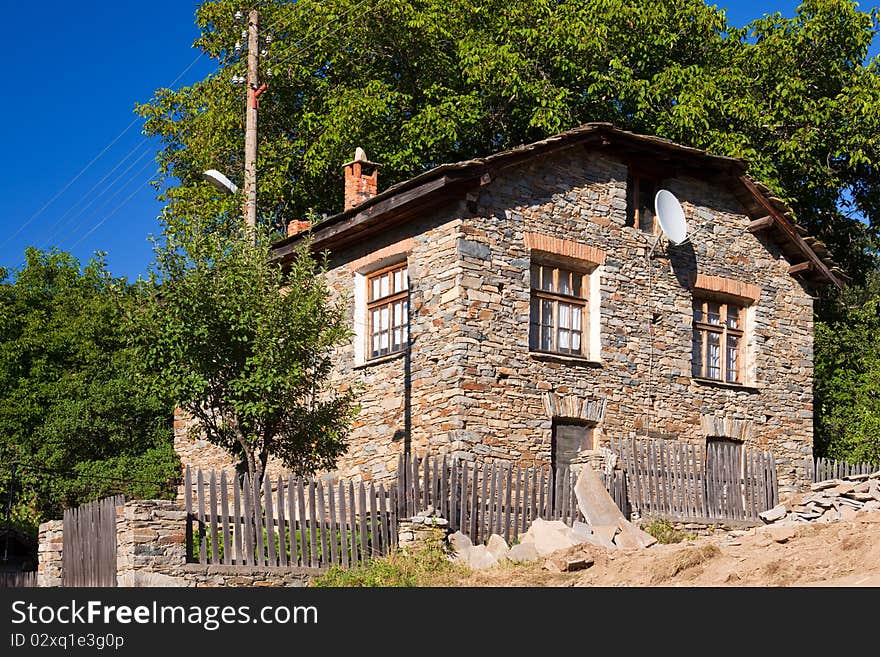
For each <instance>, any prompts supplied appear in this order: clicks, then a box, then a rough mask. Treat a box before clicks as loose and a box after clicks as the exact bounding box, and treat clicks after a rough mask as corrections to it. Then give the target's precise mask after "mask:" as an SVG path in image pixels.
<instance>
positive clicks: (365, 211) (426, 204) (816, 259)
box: [273, 123, 843, 287]
mask: <svg viewBox="0 0 880 657" xmlns="http://www.w3.org/2000/svg"><path fill="white" fill-rule="evenodd" d="M578 144H592V145H593V146H594V147H596V148H602V149H606V150H610V151H613V152H617V153H619V154H621V155H623V156H629V157H633V156H639V155H642V156H650V157H651V158H652V159H653V160H654V161H656V162H658V163H659V164H662V165H663V166H665V167H673V168H675V169H676V170H677V172H679V173H681V172H685V173H692V174H694V175H699V176H701V177H706V176H717V177H719V178H721V179H723V180H724V181H726V182H728V183H729V184H731V186H732V189H733V192H734V194H735V195H736V197H737V198H738V199H739V201H740V202H741V203H742V204H743V206H744V208H745V209H746V211H747V212H748V214H749V216H750V217H752V219H753V221H752V223H751V225H750V226H749V228H748V230H749V231H750V232H759V231H762V232H765V233H766V234H767V235H768V236H769V237H770V239H772V240H773V241H774V242H775V243H776V244H778V245H779V246H780V248H781V250H782V252H783V254H784V255H785V256H786V258H788V259H789V261H791V262H792V266H791V268H790V273H791V274H792V275H798V276H803V277H805V278H806V279H808V280H810V281H812V282H814V283H815V282H823V283H832V284H833V285H836V286H837V287H841V286H842V279H843V273H842V272H841V270H840V269H839V268H838V267H837V266H836V265H835V264H834V262H833V261H832V260H831V259H830V258H829V257H828V251H827V249H826V248H825V245H824V244H822V243H821V242H819V241H817V240H815V239H814V238H811V237H809V236H808V235H807V234H806V231H805V230H804V229H803V228H801V227H800V226H797V225H796V224H794V223H793V213H792V211H791V208H789V207H788V206H787V205H786V204H785V203H784V202H783V201H782V200H781V199H779V198H777V197H775V196H773V194H772V193H771V191H770V190H769V189H768V188H767V187H766V186H765V185H763V184H761V183H760V182H758V181H755V180H753V179H751V178H750V177H749V176H747V175H746V174H745V171H746V166H747V163H746V161H745V160H742V159H739V158H734V157H726V156H721V155H712V154H710V153H708V152H706V151H704V150H702V149H699V148H692V147H690V146H683V145H681V144H677V143H675V142H673V141H670V140H668V139H663V138H662V137H655V136H651V135H641V134H637V133H634V132H629V131H626V130H621V129H619V128H615V127H614V126H613V125H611V124H610V123H587V124H584V125H582V126H578V127H577V128H572V129H571V130H567V131H565V132H562V133H559V134H557V135H554V136H552V137H548V138H547V139H542V140H540V141H536V142H532V143H530V144H524V145H522V146H517V147H515V148H512V149H510V150H506V151H501V152H498V153H493V154H492V155H488V156H486V157H480V158H474V159H470V160H463V161H461V162H453V163H450V164H441V165H440V166H438V167H435V168H433V169H429V170H427V171H425V172H423V173H421V174H419V175H417V176H415V177H413V178H410V179H409V180H405V181H403V182H400V183H397V184H396V185H392V186H391V187H389V188H388V189H386V190H384V191H382V192H381V193H379V194H377V195H376V196H374V197H372V198H370V199H368V200H366V201H364V202H363V203H361V204H359V205H356V206H355V207H353V208H350V209H349V210H346V211H345V212H340V213H338V214H336V215H333V216H331V217H327V218H325V219H322V220H321V221H319V222H317V223H315V224H314V225H313V226H312V227H311V231H310V232H311V235H312V237H313V241H314V244H313V246H314V248H315V249H316V250H324V249H333V248H338V247H340V246H344V245H346V244H350V243H352V242H355V241H357V240H360V239H363V238H364V237H366V236H368V235H370V234H374V233H375V232H377V231H381V230H386V229H388V228H389V227H391V226H394V225H397V224H399V223H402V222H404V221H406V220H407V219H409V218H411V217H415V216H417V215H419V214H422V213H424V212H425V211H426V210H430V209H431V208H435V207H437V206H439V205H440V204H443V203H446V202H449V201H450V200H451V199H460V198H463V197H464V196H465V194H466V193H467V192H468V191H471V190H473V189H476V188H478V187H479V186H480V185H482V184H486V183H488V182H489V181H491V179H492V178H493V177H494V176H495V175H497V172H498V171H499V170H500V169H503V168H506V167H508V166H512V165H515V164H518V163H520V162H523V161H525V160H529V159H532V158H535V157H538V156H541V155H546V154H548V153H551V152H553V151H557V150H561V149H565V148H570V147H572V146H575V145H578ZM303 235H304V233H299V234H297V235H293V236H292V237H288V238H285V239H283V240H280V241H279V242H276V243H275V244H274V245H273V251H274V253H275V255H276V257H277V258H280V259H282V260H283V259H285V258H287V257H289V255H290V254H291V252H292V251H293V249H294V248H295V245H296V243H297V242H299V241H300V240H301V239H302V237H303Z"/></svg>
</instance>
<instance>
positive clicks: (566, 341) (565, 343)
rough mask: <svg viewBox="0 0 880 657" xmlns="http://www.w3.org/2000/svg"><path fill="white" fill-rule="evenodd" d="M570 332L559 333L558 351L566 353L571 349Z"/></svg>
mask: <svg viewBox="0 0 880 657" xmlns="http://www.w3.org/2000/svg"><path fill="white" fill-rule="evenodd" d="M570 344H571V332H570V331H564V330H561V329H560V331H559V351H568V350H569V349H570V348H571V347H569V345H570Z"/></svg>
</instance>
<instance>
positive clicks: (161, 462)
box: [0, 249, 180, 528]
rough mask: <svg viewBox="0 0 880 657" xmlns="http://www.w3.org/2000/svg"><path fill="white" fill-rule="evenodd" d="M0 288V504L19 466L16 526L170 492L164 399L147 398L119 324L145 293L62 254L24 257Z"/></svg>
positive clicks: (101, 266) (171, 463) (172, 475)
mask: <svg viewBox="0 0 880 657" xmlns="http://www.w3.org/2000/svg"><path fill="white" fill-rule="evenodd" d="M3 273H4V276H3V278H2V280H0V463H2V466H0V467H2V468H3V470H4V473H3V477H2V482H3V489H4V490H2V493H3V498H2V499H3V500H4V502H5V500H6V496H5V493H6V489H8V486H9V484H10V480H11V479H10V475H11V465H12V463H13V462H15V463H17V464H18V472H17V475H18V476H17V478H16V479H17V481H16V482H15V486H16V499H17V502H16V506H15V509H14V511H13V512H14V515H15V518H16V519H17V520H18V521H20V522H21V523H22V524H24V525H26V526H29V527H31V528H33V527H34V525H35V524H36V523H38V522H40V521H42V520H45V519H47V518H53V517H58V516H59V514H60V513H61V511H62V509H64V508H66V507H68V506H72V505H76V504H79V503H81V502H85V501H88V500H91V499H95V498H98V497H101V496H104V495H107V494H111V493H118V492H122V493H126V494H129V495H132V496H137V497H161V496H166V495H168V494H171V493H173V492H174V484H175V482H176V480H177V479H178V478H179V474H180V464H179V461H178V459H177V457H176V455H175V454H174V450H173V447H172V444H171V438H170V435H171V432H170V424H171V410H172V406H171V405H170V401H169V400H168V399H167V398H162V397H161V396H160V395H156V394H151V393H148V392H146V391H145V389H146V387H147V386H146V383H147V381H148V379H149V377H148V375H147V374H146V373H145V372H144V371H142V370H140V369H139V368H137V367H136V363H137V361H136V359H135V358H134V354H133V349H132V348H131V346H129V343H130V335H129V330H128V324H127V323H126V321H125V317H126V313H127V312H128V310H127V309H128V308H130V307H131V306H135V305H137V304H139V303H141V302H142V300H143V299H144V298H145V289H144V287H143V285H141V284H139V283H138V284H134V285H130V284H128V283H127V282H126V281H125V279H117V278H112V277H111V276H110V274H109V273H108V272H107V269H106V266H105V263H104V262H103V260H102V259H101V258H100V257H99V258H97V259H93V260H91V261H90V262H89V263H88V264H86V266H85V267H82V268H81V266H80V263H79V262H78V261H77V260H76V259H75V258H73V257H72V256H71V255H69V254H67V253H63V252H55V251H52V252H43V251H38V250H36V249H28V251H27V252H26V262H25V265H24V266H23V267H22V269H21V270H19V271H17V272H14V273H13V275H12V276H11V277H8V276H6V272H3Z"/></svg>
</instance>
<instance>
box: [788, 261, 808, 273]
mask: <svg viewBox="0 0 880 657" xmlns="http://www.w3.org/2000/svg"><path fill="white" fill-rule="evenodd" d="M812 269H813V263H812V262H810V261H809V260H807V261H806V262H799V263H797V264H794V265H792V266H791V267H789V268H788V273H789V274H800V273H802V272H807V271H812Z"/></svg>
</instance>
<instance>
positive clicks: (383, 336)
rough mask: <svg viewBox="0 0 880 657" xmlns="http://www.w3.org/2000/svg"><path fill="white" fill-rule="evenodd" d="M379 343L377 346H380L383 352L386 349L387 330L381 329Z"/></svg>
mask: <svg viewBox="0 0 880 657" xmlns="http://www.w3.org/2000/svg"><path fill="white" fill-rule="evenodd" d="M379 344H380V347H379V348H380V349H381V350H382V351H383V352H387V351H388V331H382V338H381V340H380V343H379Z"/></svg>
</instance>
